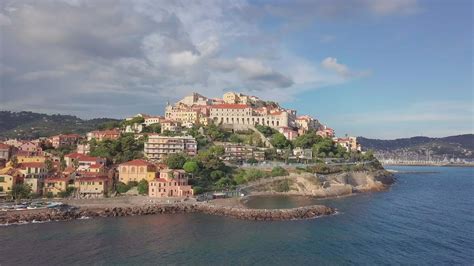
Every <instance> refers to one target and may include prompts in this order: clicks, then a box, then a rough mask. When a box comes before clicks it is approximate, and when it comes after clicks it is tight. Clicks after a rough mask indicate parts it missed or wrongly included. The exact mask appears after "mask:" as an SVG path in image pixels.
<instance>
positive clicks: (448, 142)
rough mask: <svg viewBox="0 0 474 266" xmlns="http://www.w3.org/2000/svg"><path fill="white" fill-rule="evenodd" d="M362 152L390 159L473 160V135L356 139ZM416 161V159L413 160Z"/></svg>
mask: <svg viewBox="0 0 474 266" xmlns="http://www.w3.org/2000/svg"><path fill="white" fill-rule="evenodd" d="M357 140H358V141H359V143H360V144H361V145H362V147H363V148H364V150H369V149H371V150H374V151H375V152H377V153H383V154H386V155H388V156H392V157H397V156H398V157H400V156H412V157H413V156H414V157H416V156H418V158H420V156H421V157H423V156H428V155H429V156H431V157H432V158H438V159H439V158H441V159H443V158H444V157H447V158H452V157H455V158H474V134H465V135H458V136H449V137H444V138H429V137H413V138H403V139H394V140H380V139H368V138H364V137H358V138H357ZM413 159H416V158H413Z"/></svg>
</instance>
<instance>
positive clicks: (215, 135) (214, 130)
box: [204, 124, 229, 141]
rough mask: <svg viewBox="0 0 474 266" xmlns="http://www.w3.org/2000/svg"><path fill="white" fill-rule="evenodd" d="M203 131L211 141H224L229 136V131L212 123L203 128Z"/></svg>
mask: <svg viewBox="0 0 474 266" xmlns="http://www.w3.org/2000/svg"><path fill="white" fill-rule="evenodd" d="M204 132H205V134H206V135H208V136H209V137H210V138H211V139H212V140H213V141H225V140H227V138H228V137H229V132H227V131H224V130H223V129H221V128H220V127H218V126H217V125H214V124H210V125H208V126H206V127H205V128H204Z"/></svg>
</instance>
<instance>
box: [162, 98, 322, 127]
mask: <svg viewBox="0 0 474 266" xmlns="http://www.w3.org/2000/svg"><path fill="white" fill-rule="evenodd" d="M165 119H167V120H171V121H177V122H180V123H181V124H182V125H183V126H184V127H190V126H192V125H195V124H204V125H206V124H207V123H209V122H213V123H215V124H221V125H226V126H232V127H233V128H234V129H245V128H248V127H251V126H255V125H265V126H270V127H272V128H275V129H280V128H286V129H288V130H294V131H295V132H301V133H304V132H307V131H308V130H317V129H318V128H319V127H320V124H319V122H318V120H316V119H314V118H311V117H310V116H301V117H298V118H297V116H296V111H295V110H291V109H285V108H282V107H280V106H279V105H278V103H274V102H265V101H262V100H260V99H259V98H258V97H256V96H248V95H244V94H242V93H235V92H227V93H225V94H224V95H223V98H222V99H209V98H207V97H204V96H202V95H200V94H198V93H192V94H191V95H188V96H186V97H184V98H183V99H182V100H181V101H179V102H177V103H176V104H174V105H169V104H168V105H167V106H166V109H165Z"/></svg>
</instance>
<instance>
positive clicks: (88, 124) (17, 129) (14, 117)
mask: <svg viewBox="0 0 474 266" xmlns="http://www.w3.org/2000/svg"><path fill="white" fill-rule="evenodd" d="M117 121H119V120H116V119H110V118H96V119H90V120H83V119H80V118H78V117H76V116H72V115H59V114H55V115H47V114H40V113H33V112H10V111H0V137H9V138H20V139H33V138H38V137H48V136H52V135H56V134H61V133H78V134H84V133H86V132H88V131H91V130H94V129H97V128H100V127H102V126H104V124H106V123H110V122H117Z"/></svg>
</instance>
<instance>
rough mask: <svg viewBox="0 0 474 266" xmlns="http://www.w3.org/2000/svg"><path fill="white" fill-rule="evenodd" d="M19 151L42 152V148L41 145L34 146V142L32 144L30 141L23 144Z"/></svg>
mask: <svg viewBox="0 0 474 266" xmlns="http://www.w3.org/2000/svg"><path fill="white" fill-rule="evenodd" d="M19 149H20V150H21V151H25V152H40V151H41V148H40V147H39V145H37V144H34V143H33V142H30V141H28V142H25V143H23V144H22V145H21V146H20V147H19Z"/></svg>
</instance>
